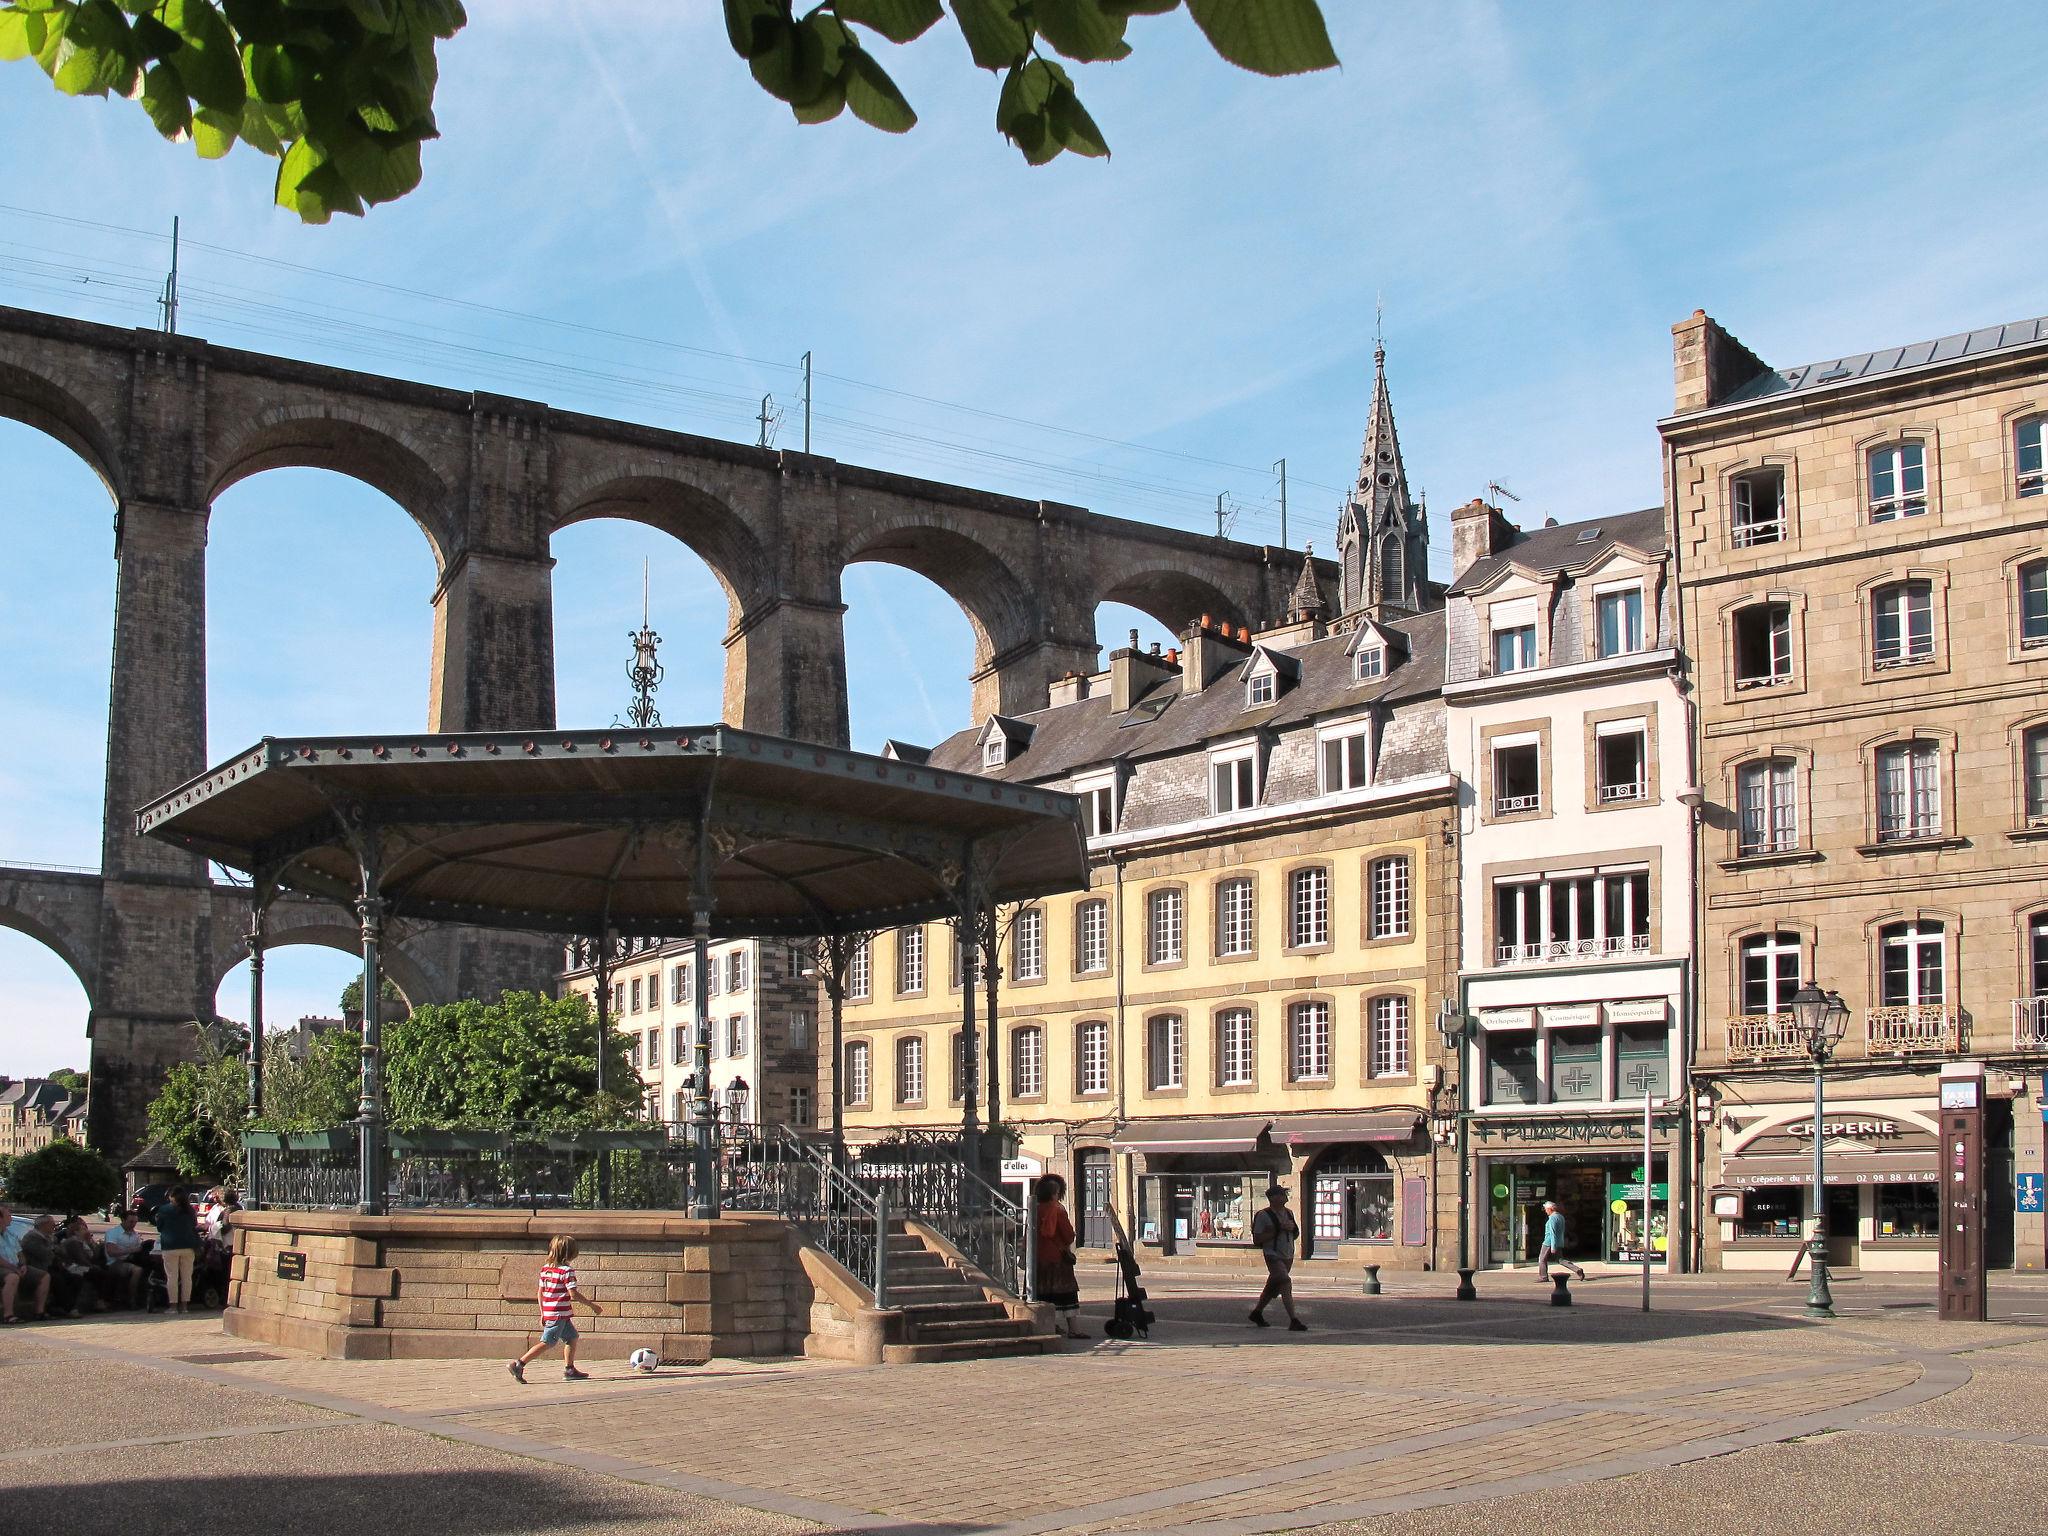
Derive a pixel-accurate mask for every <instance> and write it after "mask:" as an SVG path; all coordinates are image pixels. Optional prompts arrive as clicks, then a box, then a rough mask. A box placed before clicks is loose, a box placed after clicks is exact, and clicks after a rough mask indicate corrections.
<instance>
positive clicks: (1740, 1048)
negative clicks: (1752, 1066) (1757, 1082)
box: [1728, 1013, 1808, 1062]
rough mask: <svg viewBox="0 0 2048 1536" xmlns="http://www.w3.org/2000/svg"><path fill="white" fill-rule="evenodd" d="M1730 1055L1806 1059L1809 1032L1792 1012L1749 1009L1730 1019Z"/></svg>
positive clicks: (1745, 1058)
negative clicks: (1748, 1011)
mask: <svg viewBox="0 0 2048 1536" xmlns="http://www.w3.org/2000/svg"><path fill="white" fill-rule="evenodd" d="M1728 1059H1729V1060H1730V1061H1731V1062H1745V1061H1805V1060H1807V1059H1808V1057H1807V1050H1806V1036H1805V1035H1803V1034H1802V1033H1800V1030H1799V1026H1798V1025H1797V1024H1796V1023H1795V1022H1794V1021H1793V1018H1792V1015H1791V1014H1789V1013H1750V1014H1744V1015H1743V1016H1742V1017H1740V1018H1735V1019H1730V1020H1729V1021H1728Z"/></svg>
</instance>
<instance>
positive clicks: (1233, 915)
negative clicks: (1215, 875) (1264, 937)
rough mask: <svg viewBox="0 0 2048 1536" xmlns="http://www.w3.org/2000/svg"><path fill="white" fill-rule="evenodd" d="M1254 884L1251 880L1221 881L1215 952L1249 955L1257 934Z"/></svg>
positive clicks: (1217, 893) (1218, 894)
mask: <svg viewBox="0 0 2048 1536" xmlns="http://www.w3.org/2000/svg"><path fill="white" fill-rule="evenodd" d="M1252 903H1253V892H1252V883H1251V881H1250V880H1248V879H1244V878H1238V879H1234V880H1224V881H1220V882H1219V883H1218V884H1217V886H1216V953H1217V954H1218V955H1219V956H1220V955H1249V954H1251V953H1252V952H1253V944H1254V942H1255V940H1254V934H1253V927H1252V912H1253V906H1252Z"/></svg>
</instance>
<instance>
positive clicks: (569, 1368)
mask: <svg viewBox="0 0 2048 1536" xmlns="http://www.w3.org/2000/svg"><path fill="white" fill-rule="evenodd" d="M575 1257H576V1239H575V1238H573V1237H556V1238H550V1239H549V1240H548V1258H547V1262H546V1263H545V1264H543V1265H541V1267H540V1342H539V1343H538V1344H536V1345H534V1346H533V1348H531V1349H529V1350H528V1351H527V1352H526V1353H525V1354H523V1355H521V1356H520V1357H519V1358H518V1359H517V1360H514V1361H513V1362H512V1363H511V1364H510V1365H508V1366H506V1367H505V1369H507V1370H508V1371H510V1372H511V1373H512V1377H513V1379H514V1380H515V1381H520V1382H523V1381H525V1380H526V1367H527V1363H528V1362H529V1361H531V1360H532V1359H533V1358H534V1357H535V1356H536V1355H539V1354H540V1353H541V1352H542V1351H544V1350H546V1349H547V1348H548V1347H549V1346H550V1345H554V1344H559V1345H561V1346H562V1379H563V1380H564V1381H587V1380H589V1377H590V1373H589V1372H588V1371H579V1370H577V1369H576V1337H577V1335H576V1323H575V1319H574V1315H573V1314H574V1312H575V1306H574V1303H576V1302H579V1301H580V1302H582V1303H583V1305H585V1306H586V1307H588V1308H590V1310H591V1311H593V1312H595V1313H597V1314H598V1315H599V1316H603V1315H604V1308H603V1307H601V1306H599V1305H598V1304H597V1303H596V1302H594V1301H592V1300H591V1299H590V1298H589V1297H588V1296H586V1295H584V1294H583V1293H582V1292H581V1291H580V1290H578V1289H577V1288H576V1271H575V1270H573V1269H571V1268H570V1267H569V1264H570V1261H571V1260H573V1259H574V1258H575Z"/></svg>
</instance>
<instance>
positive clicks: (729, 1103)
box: [725, 1077, 748, 1125]
mask: <svg viewBox="0 0 2048 1536" xmlns="http://www.w3.org/2000/svg"><path fill="white" fill-rule="evenodd" d="M747 1092H748V1089H747V1080H746V1079H745V1078H744V1077H736V1078H734V1079H733V1080H732V1081H731V1082H730V1083H728V1084H726V1088H725V1119H726V1123H727V1124H728V1125H739V1124H741V1123H743V1122H744V1121H745V1119H746V1117H747Z"/></svg>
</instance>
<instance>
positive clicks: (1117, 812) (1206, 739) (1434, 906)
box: [840, 367, 1457, 1267]
mask: <svg viewBox="0 0 2048 1536" xmlns="http://www.w3.org/2000/svg"><path fill="white" fill-rule="evenodd" d="M1423 518H1424V513H1423V510H1422V508H1421V507H1420V506H1419V505H1418V504H1414V503H1412V502H1411V501H1410V500H1409V498H1408V493H1407V483H1406V476H1405V473H1404V471H1403V469H1402V466H1401V463H1400V455H1399V448H1398V444H1397V443H1396V441H1395V438H1394V433H1393V416H1392V410H1391V406H1390V405H1389V403H1388V398H1387V391H1386V384H1385V375H1384V369H1383V367H1382V369H1381V370H1380V374H1379V378H1378V379H1377V381H1376V387H1375V394H1374V405H1373V408H1372V413H1371V426H1370V428H1369V430H1368V434H1367V440H1366V447H1365V453H1364V456H1363V459H1362V461H1361V465H1360V471H1359V477H1358V482H1357V488H1356V490H1355V491H1354V493H1353V495H1352V496H1351V498H1350V499H1349V501H1348V503H1347V505H1346V506H1345V508H1344V509H1343V511H1342V514H1341V522H1340V530H1339V550H1340V554H1341V556H1342V560H1341V570H1340V572H1339V581H1340V591H1341V594H1342V597H1341V599H1340V606H1339V609H1338V611H1336V612H1335V613H1334V614H1333V613H1332V612H1331V611H1330V608H1329V604H1328V599H1327V597H1326V595H1325V593H1324V590H1323V585H1322V577H1321V575H1320V573H1319V571H1318V568H1317V565H1316V563H1315V561H1314V560H1313V558H1310V559H1309V560H1307V561H1305V562H1304V565H1303V568H1302V572H1301V576H1300V578H1299V580H1298V582H1297V584H1296V586H1295V589H1294V591H1293V594H1292V595H1291V597H1290V599H1289V607H1288V611H1287V612H1286V613H1285V614H1284V615H1282V616H1280V618H1279V620H1278V622H1273V623H1269V624H1268V625H1266V626H1264V627H1260V628H1258V629H1256V630H1254V629H1253V628H1252V627H1250V626H1242V627H1240V626H1234V625H1229V624H1224V623H1220V622H1219V621H1218V620H1217V619H1216V617H1215V616H1213V615H1201V616H1198V615H1194V614H1190V615H1189V616H1188V619H1189V622H1188V623H1187V625H1186V627H1185V629H1184V631H1183V632H1182V639H1183V645H1182V648H1180V649H1177V650H1173V651H1169V652H1166V653H1165V654H1163V655H1162V654H1160V653H1159V651H1158V649H1157V648H1156V647H1155V648H1154V649H1152V650H1151V651H1140V650H1139V649H1138V648H1137V647H1136V644H1135V640H1136V636H1135V635H1133V637H1132V639H1133V644H1132V645H1131V646H1130V647H1127V648H1124V649H1120V650H1117V651H1115V652H1113V653H1112V654H1111V656H1110V658H1109V665H1108V667H1107V669H1106V670H1104V671H1102V672H1099V673H1096V674H1093V675H1089V676H1079V675H1070V676H1068V677H1066V678H1064V679H1062V680H1060V681H1057V682H1055V683H1054V684H1053V685H1052V688H1051V690H1050V695H1049V697H1048V699H1047V701H1046V704H1045V706H1044V707H1043V708H1039V709H1035V710H1031V711H1028V712H1024V713H1020V714H1017V715H1014V716H1006V715H1002V714H989V715H987V716H985V717H984V718H982V719H980V720H979V721H977V722H976V723H975V724H974V725H973V726H972V727H971V728H969V729H967V730H963V731H961V732H959V733H958V734H956V735H954V736H953V737H951V738H949V739H948V740H946V741H945V742H943V743H941V744H940V745H939V746H938V747H937V748H935V749H933V750H932V751H931V753H930V754H929V760H930V761H931V762H932V763H933V764H935V765H937V766H941V767H944V768H949V769H954V770H965V771H979V772H981V773H984V774H987V775H989V776H992V777H996V778H1001V779H1008V780H1012V781H1017V782H1026V783H1031V784H1037V785H1044V786H1049V787H1055V788H1059V789H1063V790H1067V791H1070V792H1072V793H1074V794H1075V795H1077V796H1079V797H1080V798H1081V800H1082V802H1083V805H1084V807H1085V820H1086V823H1087V832H1088V849H1089V855H1090V863H1091V879H1090V882H1089V885H1088V888H1087V889H1086V890H1085V891H1081V892H1077V893H1074V894H1071V895H1064V896H1059V897H1055V898H1052V899H1049V900H1045V901H1042V902H1036V903H1032V904H1029V905H1026V906H1022V907H1019V908H1016V909H1014V910H1005V911H1004V912H1003V913H1002V914H1001V918H1000V921H1001V925H1002V931H1001V939H1000V945H1001V947H1000V950H999V953H1000V956H1001V967H1002V970H1001V975H1000V994H999V1014H998V1019H997V1024H996V1027H997V1031H998V1040H997V1045H998V1060H999V1063H1000V1076H1001V1082H1000V1084H999V1091H998V1104H999V1106H1000V1118H1001V1119H1002V1120H1003V1121H1004V1122H1005V1123H1006V1124H1007V1125H1009V1126H1010V1127H1012V1128H1013V1129H1014V1130H1015V1131H1016V1132H1018V1133H1019V1136H1020V1139H1021V1151H1022V1154H1023V1155H1022V1156H1021V1157H1020V1158H1018V1159H1016V1160H1014V1161H1013V1163H1012V1165H1011V1169H1010V1171H1011V1172H1012V1174H1014V1175H1017V1176H1019V1177H1022V1176H1027V1175H1028V1174H1029V1173H1030V1172H1033V1171H1036V1170H1039V1169H1047V1170H1053V1171H1057V1172H1060V1173H1062V1174H1063V1175H1065V1176H1066V1178H1067V1179H1068V1182H1069V1186H1070V1190H1071V1192H1072V1199H1073V1204H1074V1207H1075V1214H1076V1219H1077V1223H1078V1225H1079V1228H1080V1236H1081V1241H1082V1243H1083V1244H1084V1245H1085V1246H1088V1247H1094V1248H1101V1247H1105V1246H1107V1245H1108V1244H1109V1242H1110V1241H1111V1225H1110V1214H1111V1212H1112V1211H1114V1212H1115V1213H1116V1214H1117V1215H1118V1216H1119V1217H1120V1218H1121V1219H1122V1220H1123V1221H1124V1222H1125V1223H1126V1224H1127V1225H1128V1227H1129V1228H1130V1230H1131V1231H1132V1234H1133V1235H1134V1237H1135V1238H1136V1239H1137V1240H1138V1241H1139V1243H1140V1245H1141V1253H1142V1255H1143V1256H1144V1257H1145V1258H1146V1259H1147V1261H1148V1262H1153V1261H1158V1260H1162V1259H1165V1260H1194V1261H1197V1262H1202V1263H1212V1262H1215V1261H1217V1260H1218V1259H1222V1260H1225V1261H1229V1260H1232V1259H1247V1260H1248V1259H1250V1258H1252V1257H1253V1255H1252V1250H1251V1249H1250V1246H1249V1227H1250V1219H1251V1216H1252V1215H1253V1213H1254V1212H1255V1211H1256V1210H1257V1209H1258V1208H1259V1206H1260V1205H1261V1204H1262V1203H1263V1198H1264V1192H1265V1189H1266V1186H1267V1185H1268V1184H1269V1183H1270V1182H1273V1181H1275V1180H1278V1181H1279V1182H1282V1183H1284V1184H1287V1185H1289V1186H1290V1187H1291V1188H1292V1190H1293V1192H1294V1195H1295V1206H1296V1210H1297V1211H1298V1213H1299V1216H1300V1220H1301V1227H1302V1232H1303V1238H1304V1250H1305V1257H1306V1259H1307V1260H1308V1261H1309V1262H1311V1263H1313V1262H1316V1261H1318V1260H1323V1259H1331V1258H1336V1257H1338V1256H1340V1255H1341V1256H1344V1257H1348V1258H1354V1259H1363V1260H1366V1261H1369V1262H1374V1263H1380V1264H1384V1265H1389V1266H1399V1267H1422V1266H1424V1265H1428V1264H1441V1263H1443V1262H1445V1261H1446V1249H1445V1247H1444V1242H1445V1239H1446V1228H1445V1225H1444V1223H1443V1221H1442V1220H1441V1219H1440V1217H1439V1216H1438V1215H1437V1212H1438V1211H1439V1210H1440V1209H1441V1206H1440V1205H1439V1204H1438V1201H1437V1194H1438V1190H1439V1188H1440V1181H1439V1179H1438V1170H1437V1166H1436V1164H1437V1157H1436V1153H1435V1143H1434V1140H1433V1137H1432V1132H1431V1130H1430V1126H1429V1115H1430V1111H1431V1110H1432V1108H1433V1107H1435V1106H1436V1105H1438V1104H1440V1103H1441V1082H1442V1069H1441V1063H1440V1060H1439V1052H1438V1050H1437V1047H1436V1044H1435V1041H1436V1035H1435V1031H1434V1030H1433V1029H1432V1028H1431V1027H1430V1022H1429V1021H1430V1019H1431V1017H1432V1015H1433V1013H1434V1011H1435V1010H1436V1008H1437V1006H1438V1004H1439V1003H1440V1002H1441V1000H1442V999H1443V998H1444V997H1445V996H1446V995H1447V994H1448V991H1449V988H1450V987H1451V985H1452V980H1453V975H1454V972H1455V969H1456V960H1455V953H1456V919H1455V903H1456V891H1457V873H1456V868H1455V865H1454V864H1453V863H1452V862H1451V861H1452V859H1453V857H1454V855H1453V852H1452V850H1453V847H1454V817H1455V811H1454V803H1453V790H1452V780H1451V776H1450V772H1449V764H1448V761H1447V758H1446V749H1445V741H1444V706H1443V700H1442V681H1443V615H1442V612H1441V600H1442V599H1441V590H1440V589H1439V588H1437V587H1434V586H1433V585H1431V584H1430V583H1429V582H1428V580H1427V576H1426V572H1427V566H1426V563H1425V557H1426V530H1425V527H1424V522H1423ZM899 750H900V749H899ZM971 970H972V967H971V965H968V966H964V965H963V963H962V958H961V955H960V951H959V949H958V947H957V945H956V943H955V939H954V932H953V930H952V929H951V928H950V927H948V926H946V925H944V924H928V925H925V926H922V927H909V928H902V929H898V930H895V931H893V932H889V933H885V934H882V935H879V936H877V937H876V938H875V939H874V940H873V941H872V943H871V944H870V945H869V946H867V948H866V949H865V950H864V951H863V952H861V953H859V954H858V955H857V956H856V958H855V962H854V966H853V973H852V976H851V978H850V985H849V991H850V993H851V997H850V999H849V1001H848V1003H847V1005H846V1008H845V1038H844V1044H843V1050H842V1059H841V1062H840V1067H841V1073H840V1075H841V1081H842V1084H843V1086H844V1089H845V1097H846V1123H847V1135H848V1139H849V1140H850V1141H852V1142H854V1143H860V1142H863V1141H871V1140H874V1139H878V1138H881V1137H884V1136H886V1135H887V1134H888V1133H889V1132H891V1131H892V1130H894V1129H897V1128H900V1127H906V1126H923V1127H933V1128H937V1127H951V1126H957V1125H958V1124H959V1123H960V1119H961V1110H962V1104H961V1100H962V1088H963V1085H964V1084H965V1083H966V1082H967V1081H968V1080H969V1072H968V1069H967V1066H966V1063H965V1061H964V1059H963V1048H962V1036H961V1026H960V1017H961V1007H960V986H961V983H962V980H963V971H966V972H970V973H971ZM1453 1193H1454V1192H1452V1191H1445V1192H1444V1195H1443V1197H1444V1198H1446V1199H1449V1198H1451V1197H1452V1195H1453Z"/></svg>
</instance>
